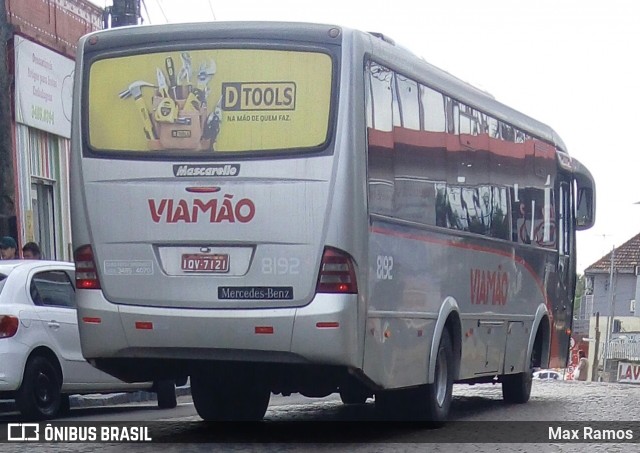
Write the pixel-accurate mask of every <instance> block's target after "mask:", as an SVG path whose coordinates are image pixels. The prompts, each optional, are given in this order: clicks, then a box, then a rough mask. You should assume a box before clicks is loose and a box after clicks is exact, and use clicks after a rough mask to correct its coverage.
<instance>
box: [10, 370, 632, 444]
mask: <svg viewBox="0 0 640 453" xmlns="http://www.w3.org/2000/svg"><path fill="white" fill-rule="evenodd" d="M639 402H640V387H638V386H633V385H625V384H610V383H585V382H537V383H536V384H535V386H534V389H533V392H532V398H531V400H530V401H529V403H527V404H524V405H507V404H505V403H504V402H503V401H502V398H501V391H500V386H491V385H478V386H472V387H469V386H462V385H460V386H456V387H455V389H454V402H453V407H452V417H451V418H452V422H451V423H449V424H447V425H445V426H444V427H442V428H437V429H435V428H433V427H431V426H426V425H421V424H415V423H390V422H386V421H383V420H381V418H380V414H379V413H378V412H377V411H375V408H374V404H373V402H372V400H369V402H368V403H367V404H365V405H362V406H345V405H343V404H342V403H341V402H340V401H339V398H337V397H336V396H331V397H328V398H324V399H322V400H311V399H306V398H303V397H300V396H295V397H288V398H283V397H273V398H272V401H271V405H270V407H269V410H268V412H267V415H266V417H265V421H264V422H261V423H254V424H215V425H214V424H207V423H204V422H202V421H201V420H200V418H199V417H198V416H197V414H196V412H195V409H194V407H193V405H192V403H191V401H190V397H188V396H182V397H180V399H179V405H178V407H177V408H176V409H172V410H160V409H158V408H157V407H155V403H154V402H146V403H137V404H127V405H117V406H111V407H104V408H77V409H73V410H72V411H71V414H70V415H69V416H68V417H66V418H64V419H63V420H64V421H65V422H67V423H68V424H71V425H73V424H74V423H78V424H79V423H81V422H91V423H96V424H97V423H112V424H113V423H124V422H127V424H128V425H130V426H136V425H139V426H142V425H143V424H144V423H147V422H151V424H150V425H148V426H149V427H150V428H149V429H150V431H151V437H152V438H153V442H152V443H137V444H136V443H124V444H104V443H102V444H100V443H74V444H62V443H58V444H30V445H29V446H28V447H29V449H28V451H30V452H31V451H56V450H58V449H59V450H60V451H65V452H66V451H71V452H85V451H86V452H93V451H101V452H102V451H107V452H117V453H121V452H123V451H149V452H155V451H158V450H160V449H161V450H162V451H163V452H164V451H165V450H170V451H176V452H178V451H179V452H182V451H212V450H215V451H283V450H284V451H292V450H295V451H325V450H327V449H331V450H338V451H354V450H357V451H376V452H391V451H394V452H395V451H455V452H478V451H480V452H485V451H498V452H502V451H505V452H506V451H522V452H529V451H531V452H536V453H540V452H547V451H552V452H553V451H567V452H582V451H607V452H608V451H614V452H615V451H620V452H627V451H640V443H638V439H640V422H639V421H638V420H640V404H638V403H639ZM14 417H15V416H14ZM9 420H11V414H5V415H3V416H2V417H0V423H2V422H3V421H9ZM585 428H590V429H593V430H596V432H600V431H604V430H609V431H611V432H613V433H616V432H618V433H621V434H623V435H624V434H625V433H627V432H631V433H632V434H633V436H634V439H635V440H634V443H621V442H619V441H618V440H616V439H615V438H613V441H614V442H612V443H611V442H608V443H604V442H602V441H597V440H595V441H594V440H584V439H580V440H579V441H580V443H574V442H576V441H575V440H570V439H564V438H562V434H563V433H564V431H566V432H567V434H570V432H571V431H572V430H579V431H580V433H579V434H580V435H581V436H582V434H583V431H584V429H585ZM2 429H3V428H2V427H1V426H0V430H2ZM550 429H552V430H555V431H554V433H555V435H556V438H548V433H549V430H550ZM549 435H550V434H549ZM25 447H26V445H24V444H16V443H4V444H0V450H2V451H6V452H7V453H13V452H18V451H27V450H25ZM63 447H64V448H63Z"/></svg>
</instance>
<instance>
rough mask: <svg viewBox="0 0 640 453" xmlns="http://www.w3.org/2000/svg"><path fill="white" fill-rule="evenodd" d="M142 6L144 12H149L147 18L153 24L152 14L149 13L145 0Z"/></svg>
mask: <svg viewBox="0 0 640 453" xmlns="http://www.w3.org/2000/svg"><path fill="white" fill-rule="evenodd" d="M142 7H143V8H144V12H145V13H147V19H148V20H149V24H151V16H150V15H149V10H148V9H147V4H146V3H145V1H144V0H142Z"/></svg>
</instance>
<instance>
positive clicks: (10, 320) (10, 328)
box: [0, 315, 19, 338]
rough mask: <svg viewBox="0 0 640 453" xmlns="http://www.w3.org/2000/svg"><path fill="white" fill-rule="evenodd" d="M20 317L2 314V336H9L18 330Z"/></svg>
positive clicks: (0, 329)
mask: <svg viewBox="0 0 640 453" xmlns="http://www.w3.org/2000/svg"><path fill="white" fill-rule="evenodd" d="M18 324H19V321H18V318H17V317H16V316H11V315H0V338H9V337H12V336H14V335H15V334H16V332H17V331H18Z"/></svg>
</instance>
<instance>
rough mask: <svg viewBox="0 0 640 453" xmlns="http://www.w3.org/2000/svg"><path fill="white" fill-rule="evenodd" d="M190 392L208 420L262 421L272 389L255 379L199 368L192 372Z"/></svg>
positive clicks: (203, 416) (201, 415)
mask: <svg viewBox="0 0 640 453" xmlns="http://www.w3.org/2000/svg"><path fill="white" fill-rule="evenodd" d="M191 396H192V397H193V405H194V406H195V408H196V411H197V412H198V415H199V416H200V417H201V418H202V419H203V420H205V421H259V420H262V418H263V417H264V414H265V413H266V412H267V407H268V406H269V399H270V398H271V392H270V391H269V389H268V388H267V387H266V385H264V384H262V383H260V382H258V381H257V380H256V379H251V378H247V377H242V376H230V375H225V376H219V375H217V374H216V373H214V372H199V373H196V374H194V375H192V376H191Z"/></svg>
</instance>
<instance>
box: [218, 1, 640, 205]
mask: <svg viewBox="0 0 640 453" xmlns="http://www.w3.org/2000/svg"><path fill="white" fill-rule="evenodd" d="M208 3H209V9H210V10H211V15H212V16H213V20H218V19H216V13H215V12H214V11H213V4H212V3H211V0H209V1H208ZM638 203H640V201H639V202H638Z"/></svg>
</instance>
